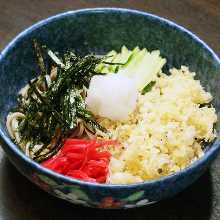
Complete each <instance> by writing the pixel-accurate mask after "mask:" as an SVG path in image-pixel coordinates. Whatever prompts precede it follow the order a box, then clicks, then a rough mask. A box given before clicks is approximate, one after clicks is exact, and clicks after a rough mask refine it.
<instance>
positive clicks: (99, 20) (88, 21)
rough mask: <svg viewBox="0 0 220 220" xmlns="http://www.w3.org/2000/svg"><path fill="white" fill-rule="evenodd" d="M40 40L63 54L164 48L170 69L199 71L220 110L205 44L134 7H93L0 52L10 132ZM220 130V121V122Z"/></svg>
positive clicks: (0, 106) (218, 74)
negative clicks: (11, 116)
mask: <svg viewBox="0 0 220 220" xmlns="http://www.w3.org/2000/svg"><path fill="white" fill-rule="evenodd" d="M33 39H37V40H38V41H39V42H40V43H42V44H45V45H47V46H48V47H49V48H51V49H52V50H54V51H59V52H60V53H62V52H63V51H65V50H66V49H70V48H73V49H74V50H75V51H76V52H77V53H80V54H87V53H96V54H104V53H106V52H107V51H109V50H112V49H115V50H119V49H120V48H121V46H122V45H126V46H127V47H128V48H129V49H132V48H134V47H135V46H139V47H140V48H142V47H146V48H148V49H149V50H155V49H159V50H160V51H161V54H162V56H163V57H166V59H167V64H166V66H165V68H164V72H167V70H168V69H169V68H170V67H180V66H181V65H187V66H189V67H190V70H192V71H195V72H196V73H197V78H198V79H200V80H201V83H202V85H203V86H204V87H205V88H206V90H208V91H210V92H211V93H212V95H213V97H214V100H213V104H214V106H215V107H216V109H217V112H218V111H219V109H220V83H219V82H220V64H219V62H218V58H217V57H215V55H214V54H213V53H212V52H211V51H209V50H208V49H207V48H206V46H205V45H204V44H203V43H201V42H199V41H196V40H195V37H194V36H192V35H189V34H188V33H187V32H186V31H185V30H183V29H181V28H179V27H177V26H176V25H174V24H172V23H168V22H167V21H165V20H161V19H159V18H158V17H156V16H151V15H146V14H144V13H138V12H136V11H130V10H119V9H105V10H104V9H93V10H84V11H78V12H76V13H75V12H69V13H65V14H62V15H58V16H55V17H53V18H50V19H47V20H46V21H43V22H40V23H38V24H37V25H35V26H34V27H32V28H29V29H28V30H26V31H25V32H23V33H22V34H20V35H19V36H18V37H17V39H16V40H15V41H13V43H11V44H10V46H9V47H8V48H7V49H6V50H5V51H3V53H2V54H1V56H0V97H1V98H0V129H1V131H2V133H3V134H4V135H6V136H8V134H7V131H6V127H5V118H6V115H7V114H8V112H9V110H10V109H11V108H12V107H13V106H14V105H15V103H16V95H17V92H18V91H19V90H20V88H21V87H23V86H24V85H25V84H26V83H27V82H28V80H30V79H32V78H33V77H34V76H35V75H36V74H37V72H38V67H37V65H36V62H35V61H36V59H35V55H34V52H33V47H32V40H33ZM216 129H217V132H218V134H219V131H220V123H218V124H217V125H216Z"/></svg>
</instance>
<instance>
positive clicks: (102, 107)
mask: <svg viewBox="0 0 220 220" xmlns="http://www.w3.org/2000/svg"><path fill="white" fill-rule="evenodd" d="M137 97H138V89H137V87H136V86H135V83H134V82H133V80H132V79H129V78H128V77H126V76H123V75H121V74H114V73H110V74H107V75H105V76H100V75H99V76H98V75H96V76H93V77H92V79H91V81H90V85H89V89H88V92H87V97H86V104H87V106H88V108H89V110H90V111H92V113H93V114H95V115H98V116H101V117H106V118H109V119H111V120H119V121H121V120H126V119H127V118H128V115H129V114H130V113H131V112H133V111H134V109H135V106H136V101H137Z"/></svg>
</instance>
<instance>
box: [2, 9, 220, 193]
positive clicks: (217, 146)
mask: <svg viewBox="0 0 220 220" xmlns="http://www.w3.org/2000/svg"><path fill="white" fill-rule="evenodd" d="M100 12H101V13H103V12H104V13H105V12H120V13H130V14H134V15H142V16H145V17H148V18H150V19H153V20H155V21H158V22H162V23H165V24H167V25H168V26H169V27H171V28H174V29H175V30H177V31H180V32H182V33H184V34H186V35H188V37H190V38H191V39H192V40H194V41H196V42H197V43H198V44H199V45H200V46H202V47H203V48H204V49H205V50H206V51H208V53H209V55H210V56H211V57H212V58H213V60H214V61H215V62H216V64H217V65H218V66H219V68H220V59H219V57H218V55H217V54H215V52H214V51H213V50H212V49H211V48H210V47H209V46H208V45H207V44H206V43H205V42H204V41H202V40H201V39H200V38H199V37H198V36H196V35H195V34H193V33H192V32H191V31H189V30H187V29H186V28H184V27H183V26H181V25H178V24H176V23H174V22H173V21H170V20H168V19H166V18H162V17H160V16H158V15H154V14H151V13H147V12H143V11H139V10H134V9H128V8H115V7H98V8H84V9H79V10H73V11H67V12H63V13H59V14H57V15H54V16H50V17H48V18H46V19H43V20H41V21H39V22H37V23H35V24H33V25H31V26H30V27H28V28H26V29H25V30H23V31H22V32H21V33H19V34H18V35H17V36H16V37H15V38H14V39H12V40H11V41H10V42H9V43H8V44H7V45H6V47H5V48H4V49H3V50H2V52H1V53H0V62H1V60H2V59H3V58H4V57H5V56H6V54H7V52H8V51H10V50H11V49H12V48H13V47H14V45H15V44H16V43H17V41H19V40H20V39H22V37H24V36H25V35H27V34H29V33H30V32H32V31H33V30H35V29H37V28H39V27H41V26H43V25H46V24H48V23H50V22H52V21H55V20H58V19H60V18H64V17H68V16H69V15H81V14H87V13H100ZM0 137H1V139H2V140H3V141H4V144H6V145H7V146H9V147H10V148H11V150H12V151H13V153H14V154H16V156H18V157H21V159H22V160H24V161H25V162H26V163H27V164H29V165H30V166H31V168H33V170H38V172H39V173H41V174H44V175H46V176H50V177H51V178H52V179H58V180H59V181H60V180H61V181H62V182H63V183H66V184H69V185H72V184H73V185H74V184H79V185H82V186H88V187H91V186H96V187H100V188H106V189H109V188H118V189H132V188H140V187H143V186H144V187H145V186H152V185H153V184H155V183H157V184H159V183H162V182H163V183H164V182H168V181H169V180H171V179H176V178H178V177H179V176H184V175H187V173H190V172H191V171H193V170H194V169H196V167H198V166H200V165H201V164H203V163H204V162H205V161H206V160H208V158H209V157H212V156H215V155H216V154H217V153H218V152H219V151H220V140H218V139H217V140H216V141H215V142H214V144H213V145H212V146H211V147H210V149H209V150H208V151H207V152H206V153H205V154H204V156H203V157H201V158H200V159H198V160H196V161H195V162H193V163H192V164H190V165H189V166H187V167H186V168H184V169H182V170H180V171H178V172H176V173H173V174H170V175H168V176H164V177H161V178H159V179H155V180H148V181H144V182H141V183H133V184H101V183H91V182H85V181H81V180H78V179H73V178H70V177H66V176H63V175H61V174H58V173H56V172H54V171H51V170H49V169H47V168H44V167H43V166H41V165H40V164H38V163H37V162H35V161H33V160H32V159H30V158H29V157H27V156H26V155H25V154H24V153H23V152H22V151H21V150H20V149H19V147H18V146H17V145H16V144H14V143H13V141H12V140H11V139H10V138H9V137H7V136H6V135H5V134H4V132H3V131H2V129H0Z"/></svg>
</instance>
